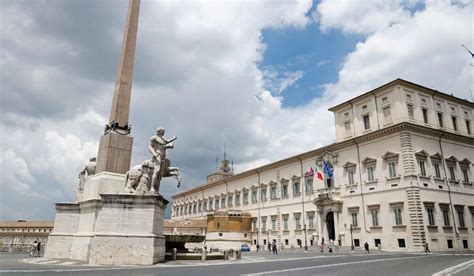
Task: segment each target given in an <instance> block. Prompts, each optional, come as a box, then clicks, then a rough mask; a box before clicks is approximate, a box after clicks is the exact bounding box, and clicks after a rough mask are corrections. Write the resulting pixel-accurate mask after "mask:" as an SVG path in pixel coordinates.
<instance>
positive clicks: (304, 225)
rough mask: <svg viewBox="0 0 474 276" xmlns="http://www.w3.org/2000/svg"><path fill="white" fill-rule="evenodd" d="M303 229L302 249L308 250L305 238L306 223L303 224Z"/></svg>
mask: <svg viewBox="0 0 474 276" xmlns="http://www.w3.org/2000/svg"><path fill="white" fill-rule="evenodd" d="M303 231H304V251H308V241H307V239H306V223H305V224H303Z"/></svg>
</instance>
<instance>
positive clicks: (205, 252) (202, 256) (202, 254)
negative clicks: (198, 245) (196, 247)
mask: <svg viewBox="0 0 474 276" xmlns="http://www.w3.org/2000/svg"><path fill="white" fill-rule="evenodd" d="M206 255H207V251H206V249H204V250H202V253H201V261H203V262H205V261H206V257H207V256H206Z"/></svg>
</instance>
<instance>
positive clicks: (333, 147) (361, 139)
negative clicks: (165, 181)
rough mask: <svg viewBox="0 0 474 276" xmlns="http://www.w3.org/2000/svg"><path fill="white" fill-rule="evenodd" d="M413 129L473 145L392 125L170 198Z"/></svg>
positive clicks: (408, 125)
mask: <svg viewBox="0 0 474 276" xmlns="http://www.w3.org/2000/svg"><path fill="white" fill-rule="evenodd" d="M414 128H418V129H423V130H424V131H431V132H435V133H437V135H440V136H441V137H443V138H448V137H461V138H465V139H468V140H469V141H470V142H471V143H472V144H473V145H474V139H473V138H472V137H469V136H466V135H462V134H456V133H451V132H447V131H445V130H441V129H435V128H431V127H426V126H422V125H417V124H413V123H410V122H400V123H398V124H395V125H392V126H389V127H385V128H381V129H378V130H375V131H372V132H369V133H367V134H364V135H360V136H357V137H353V138H351V139H348V140H344V141H341V142H338V143H332V144H329V145H326V146H322V147H320V148H316V149H312V150H309V151H306V152H303V153H301V154H298V155H294V156H291V157H288V158H285V159H281V160H278V161H275V162H272V163H269V164H266V165H263V166H260V167H257V168H254V169H250V170H247V171H244V172H241V173H239V174H235V175H233V176H231V177H228V178H225V179H222V180H219V181H216V182H212V183H205V184H201V185H199V186H197V187H195V188H192V189H189V190H187V191H184V192H181V193H178V194H175V195H173V196H171V198H172V199H175V198H178V197H181V196H186V195H188V194H192V193H195V192H198V191H203V190H204V189H209V188H213V187H216V186H219V185H222V184H225V183H227V182H231V181H235V180H239V179H242V178H246V177H249V176H253V175H255V174H256V173H262V172H266V171H269V170H271V169H273V168H275V167H280V166H284V165H285V164H291V163H293V162H299V161H300V160H306V159H309V158H319V157H321V156H322V155H324V154H325V153H326V152H332V151H335V150H338V148H345V147H348V146H353V145H355V144H356V143H357V144H360V143H364V142H366V141H368V140H372V139H374V138H373V137H378V135H380V134H384V133H385V134H390V133H392V132H397V131H400V130H404V129H407V130H412V129H414ZM226 193H227V192H226Z"/></svg>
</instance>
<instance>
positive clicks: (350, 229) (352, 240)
mask: <svg viewBox="0 0 474 276" xmlns="http://www.w3.org/2000/svg"><path fill="white" fill-rule="evenodd" d="M352 230H354V227H353V226H352V224H351V226H350V227H349V231H351V251H354V239H353V238H352Z"/></svg>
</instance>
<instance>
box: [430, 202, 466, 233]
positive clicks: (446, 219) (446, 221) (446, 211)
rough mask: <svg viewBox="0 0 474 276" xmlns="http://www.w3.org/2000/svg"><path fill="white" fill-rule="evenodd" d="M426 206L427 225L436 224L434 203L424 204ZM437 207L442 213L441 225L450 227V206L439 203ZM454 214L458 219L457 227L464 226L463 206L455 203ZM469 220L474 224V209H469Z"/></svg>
mask: <svg viewBox="0 0 474 276" xmlns="http://www.w3.org/2000/svg"><path fill="white" fill-rule="evenodd" d="M425 208H426V215H427V218H428V225H429V226H436V210H435V206H434V204H429V203H428V204H425ZM439 208H440V210H441V213H442V215H443V226H444V227H451V226H452V225H451V218H452V214H451V212H450V208H449V205H448V204H439ZM454 209H455V216H456V217H457V219H458V223H459V225H458V227H461V228H464V227H466V221H465V213H464V206H460V205H455V208H454ZM471 220H472V224H473V226H474V210H471Z"/></svg>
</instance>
